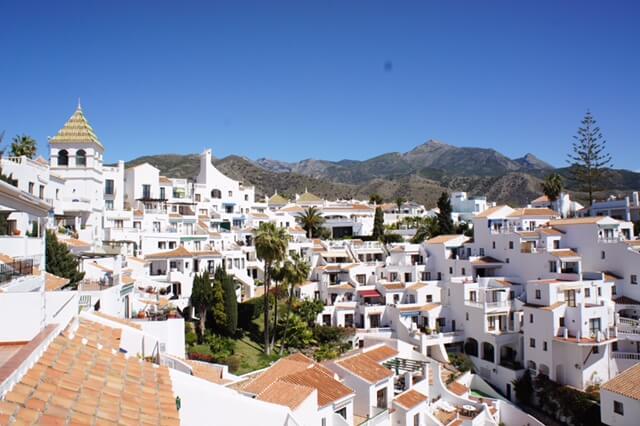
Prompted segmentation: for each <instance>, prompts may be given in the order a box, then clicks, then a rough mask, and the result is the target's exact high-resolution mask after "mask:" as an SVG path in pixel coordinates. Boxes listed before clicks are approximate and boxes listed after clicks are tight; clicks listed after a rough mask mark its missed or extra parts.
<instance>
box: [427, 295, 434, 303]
mask: <svg viewBox="0 0 640 426" xmlns="http://www.w3.org/2000/svg"><path fill="white" fill-rule="evenodd" d="M431 302H433V295H432V294H427V303H431Z"/></svg>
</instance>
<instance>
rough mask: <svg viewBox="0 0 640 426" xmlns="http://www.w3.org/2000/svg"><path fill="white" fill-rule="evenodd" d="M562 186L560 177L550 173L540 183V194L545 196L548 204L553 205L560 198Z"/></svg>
mask: <svg viewBox="0 0 640 426" xmlns="http://www.w3.org/2000/svg"><path fill="white" fill-rule="evenodd" d="M562 186H563V185H562V176H560V175H559V174H558V173H551V174H550V175H549V176H547V177H546V178H545V180H544V182H542V192H543V193H544V195H546V196H547V198H548V199H549V202H551V203H553V202H554V201H556V200H557V199H558V198H559V197H560V193H561V192H562Z"/></svg>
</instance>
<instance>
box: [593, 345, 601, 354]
mask: <svg viewBox="0 0 640 426" xmlns="http://www.w3.org/2000/svg"><path fill="white" fill-rule="evenodd" d="M591 352H593V353H594V354H597V353H600V347H598V346H594V347H593V350H592V351H591Z"/></svg>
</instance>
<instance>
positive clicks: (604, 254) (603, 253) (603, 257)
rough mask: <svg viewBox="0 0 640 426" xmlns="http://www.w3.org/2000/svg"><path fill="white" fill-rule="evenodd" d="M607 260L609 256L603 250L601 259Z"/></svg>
mask: <svg viewBox="0 0 640 426" xmlns="http://www.w3.org/2000/svg"><path fill="white" fill-rule="evenodd" d="M606 258H607V254H606V253H605V252H604V250H602V251H601V252H600V259H602V260H604V259H606Z"/></svg>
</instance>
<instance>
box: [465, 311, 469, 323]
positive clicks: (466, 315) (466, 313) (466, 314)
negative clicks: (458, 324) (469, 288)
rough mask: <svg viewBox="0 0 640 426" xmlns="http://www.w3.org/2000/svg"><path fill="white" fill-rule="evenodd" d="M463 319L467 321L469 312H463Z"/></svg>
mask: <svg viewBox="0 0 640 426" xmlns="http://www.w3.org/2000/svg"><path fill="white" fill-rule="evenodd" d="M464 317H465V320H466V321H469V312H465V314H464Z"/></svg>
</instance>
